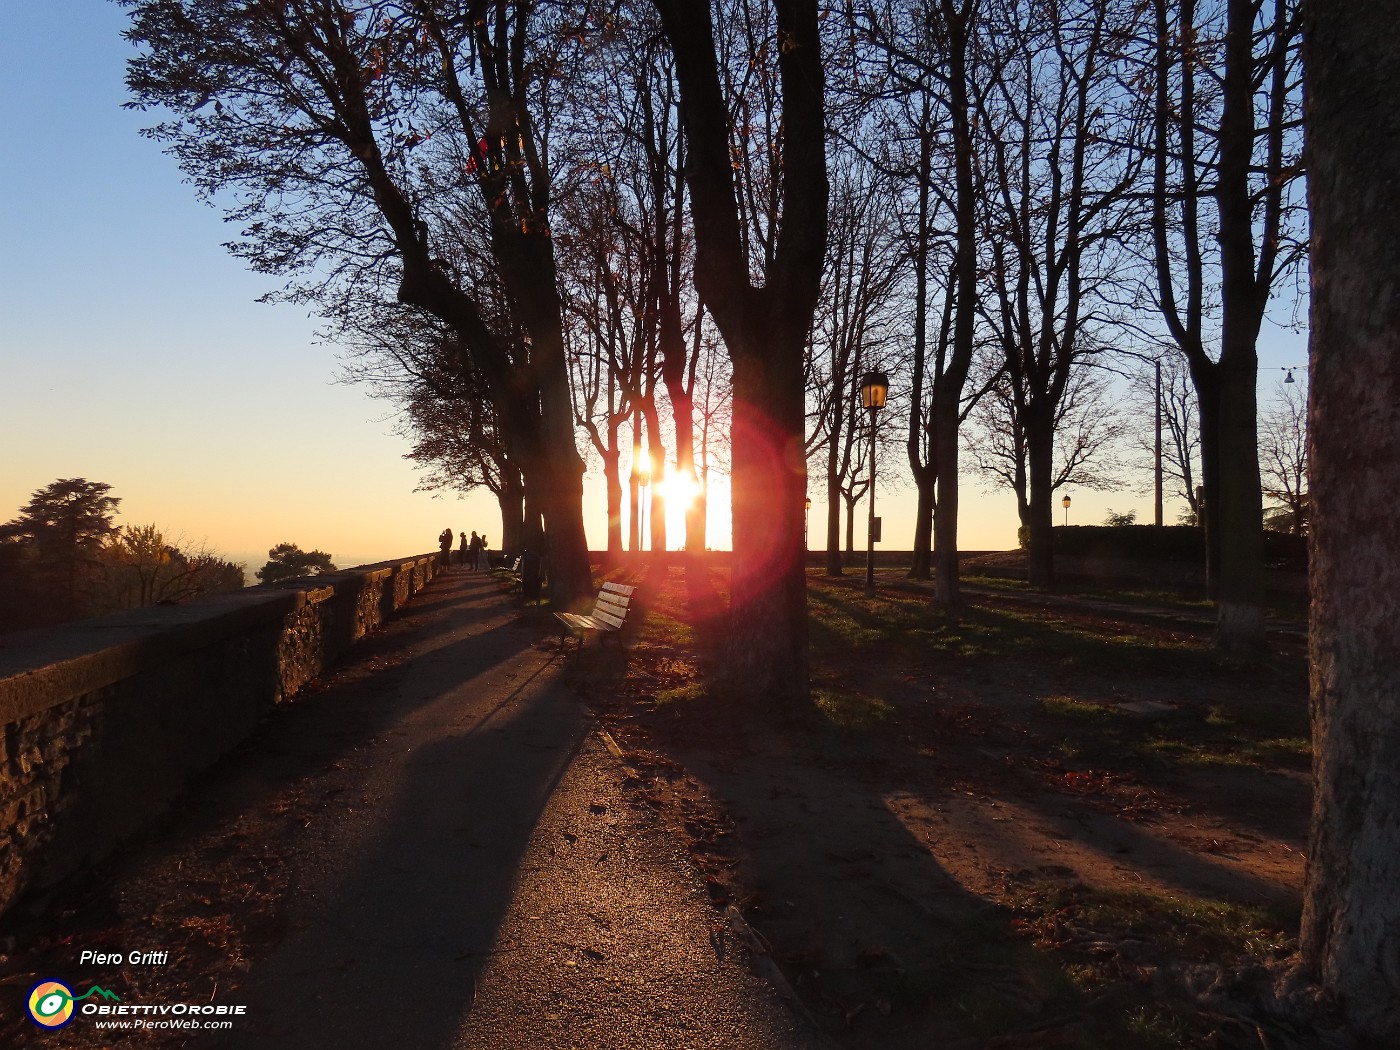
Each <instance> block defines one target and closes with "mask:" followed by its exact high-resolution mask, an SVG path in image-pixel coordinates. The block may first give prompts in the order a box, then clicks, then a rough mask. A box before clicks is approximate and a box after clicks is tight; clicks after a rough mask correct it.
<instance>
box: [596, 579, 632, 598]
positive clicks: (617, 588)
mask: <svg viewBox="0 0 1400 1050" xmlns="http://www.w3.org/2000/svg"><path fill="white" fill-rule="evenodd" d="M636 589H637V588H635V587H628V586H627V585H626V584H623V583H613V582H611V581H609V582H607V583H605V584H603V590H605V591H608V592H610V593H612V594H622V595H630V594H631V593H632V592H633V591H635V590H636Z"/></svg>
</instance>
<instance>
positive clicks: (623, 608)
mask: <svg viewBox="0 0 1400 1050" xmlns="http://www.w3.org/2000/svg"><path fill="white" fill-rule="evenodd" d="M600 610H601V611H602V612H610V613H612V614H613V615H614V616H626V615H627V605H626V603H621V604H619V603H617V602H610V601H608V600H607V599H606V598H604V597H601V596H600V597H599V598H598V600H597V601H596V602H595V603H594V604H593V611H594V612H595V613H596V612H598V611H600Z"/></svg>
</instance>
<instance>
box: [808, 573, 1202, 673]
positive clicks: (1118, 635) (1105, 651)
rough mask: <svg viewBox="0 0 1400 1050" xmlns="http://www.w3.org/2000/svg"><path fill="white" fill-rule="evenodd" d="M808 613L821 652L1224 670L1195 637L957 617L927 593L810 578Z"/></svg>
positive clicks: (981, 613) (1008, 612)
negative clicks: (868, 590)
mask: <svg viewBox="0 0 1400 1050" xmlns="http://www.w3.org/2000/svg"><path fill="white" fill-rule="evenodd" d="M808 609H809V611H810V613H811V616H812V643H813V648H814V650H815V651H816V652H817V653H818V654H820V653H822V652H827V651H836V650H838V649H839V650H842V651H847V652H850V651H855V652H860V651H862V650H867V651H868V650H872V649H875V648H881V649H891V650H893V651H894V652H895V653H897V654H899V655H901V656H903V657H906V658H910V659H919V658H926V657H927V656H928V655H929V654H930V653H931V652H936V653H946V654H948V655H951V656H955V657H958V658H960V659H964V660H968V661H977V660H986V661H1002V660H1006V659H1025V660H1032V661H1035V662H1036V663H1037V664H1039V665H1041V666H1049V667H1056V666H1058V667H1065V668H1074V667H1078V666H1093V667H1096V668H1098V669H1102V670H1105V671H1111V672H1122V673H1131V672H1141V673H1151V672H1154V671H1160V672H1162V673H1170V674H1173V675H1176V674H1187V673H1193V672H1199V671H1204V670H1215V669H1217V668H1218V667H1219V666H1220V661H1219V658H1218V657H1217V656H1216V654H1215V653H1214V651H1213V650H1212V649H1211V647H1210V644H1209V642H1208V641H1207V640H1206V639H1203V638H1198V637H1195V636H1191V635H1185V634H1180V633H1174V632H1169V631H1161V630H1153V629H1152V628H1149V627H1143V626H1135V627H1131V628H1127V629H1125V627H1126V626H1127V625H1123V624H1119V623H1105V622H1101V621H1095V620H1093V619H1091V618H1083V619H1080V618H1075V617H1073V616H1071V615H1058V614H1047V613H1046V612H1044V611H1041V610H1031V609H1026V610H1021V609H996V608H985V607H977V606H975V605H973V606H969V607H967V608H965V609H963V610H962V611H961V613H960V614H959V615H956V616H954V615H950V614H948V613H945V612H943V611H941V610H939V609H937V608H935V607H934V606H932V605H931V603H930V602H929V601H928V598H927V596H925V595H921V594H910V593H907V592H893V591H890V592H881V593H880V594H879V595H878V596H877V597H875V598H866V597H865V596H864V594H862V593H860V592H859V591H856V590H855V589H854V588H851V587H849V586H843V585H840V584H835V583H832V582H830V581H828V580H826V579H823V578H819V577H811V578H809V580H808Z"/></svg>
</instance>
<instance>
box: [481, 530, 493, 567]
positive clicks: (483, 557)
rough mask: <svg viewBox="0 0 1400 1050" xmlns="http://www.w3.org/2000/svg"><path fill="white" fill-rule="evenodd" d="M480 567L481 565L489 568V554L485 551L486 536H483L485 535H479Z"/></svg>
mask: <svg viewBox="0 0 1400 1050" xmlns="http://www.w3.org/2000/svg"><path fill="white" fill-rule="evenodd" d="M481 567H482V568H483V569H489V568H491V555H489V554H487V553H486V537H485V536H482V537H481Z"/></svg>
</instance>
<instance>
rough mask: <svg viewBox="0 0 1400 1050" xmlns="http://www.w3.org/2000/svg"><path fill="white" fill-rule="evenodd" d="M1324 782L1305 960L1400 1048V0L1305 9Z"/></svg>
mask: <svg viewBox="0 0 1400 1050" xmlns="http://www.w3.org/2000/svg"><path fill="white" fill-rule="evenodd" d="M1304 10H1305V17H1306V19H1307V21H1306V24H1305V27H1304V37H1303V40H1304V60H1305V63H1306V67H1307V77H1308V98H1307V103H1306V122H1307V136H1308V142H1307V165H1308V170H1309V189H1308V197H1309V202H1310V205H1311V209H1312V307H1311V309H1312V317H1311V325H1312V326H1311V343H1310V356H1311V369H1310V371H1311V383H1310V393H1311V400H1310V408H1309V422H1310V431H1311V437H1310V441H1311V446H1310V455H1311V466H1310V471H1309V480H1310V486H1311V492H1312V503H1311V508H1312V524H1311V535H1310V554H1311V559H1310V567H1309V575H1310V584H1311V589H1312V614H1311V638H1310V642H1309V646H1310V656H1311V662H1312V713H1313V739H1314V756H1315V757H1314V760H1313V773H1314V779H1315V783H1316V789H1315V792H1316V793H1315V796H1314V801H1313V814H1312V835H1311V844H1310V848H1309V850H1308V870H1307V878H1306V889H1305V901H1304V906H1303V926H1302V937H1301V949H1302V964H1303V967H1304V971H1305V972H1306V973H1309V974H1311V975H1312V976H1313V977H1315V978H1316V979H1317V980H1319V981H1320V982H1321V983H1322V985H1323V987H1324V988H1325V989H1326V990H1328V991H1329V992H1330V993H1331V994H1332V995H1333V996H1334V997H1335V999H1336V1001H1337V1002H1338V1003H1339V1004H1340V1006H1341V1008H1342V1010H1343V1012H1344V1014H1345V1016H1346V1019H1347V1021H1348V1023H1349V1024H1350V1026H1351V1027H1352V1028H1353V1029H1354V1030H1355V1031H1356V1032H1357V1033H1358V1034H1359V1035H1361V1036H1362V1037H1363V1038H1364V1039H1367V1040H1369V1041H1370V1042H1369V1043H1368V1045H1374V1046H1397V1045H1400V892H1397V887H1398V886H1400V820H1397V818H1396V814H1397V813H1400V516H1397V514H1396V512H1395V493H1396V491H1397V489H1398V488H1400V426H1397V425H1396V415H1395V413H1396V405H1397V404H1400V297H1397V295H1396V286H1397V282H1400V213H1397V211H1396V209H1395V202H1394V192H1393V189H1394V185H1395V172H1396V171H1397V170H1400V108H1397V106H1396V105H1395V100H1396V97H1397V95H1400V52H1397V51H1396V50H1395V47H1394V32H1393V31H1394V28H1395V26H1396V25H1400V2H1397V0H1377V2H1374V3H1370V4H1366V5H1351V4H1335V3H1329V2H1325V0H1316V2H1313V3H1311V4H1310V5H1309V6H1306V7H1305V9H1304Z"/></svg>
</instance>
